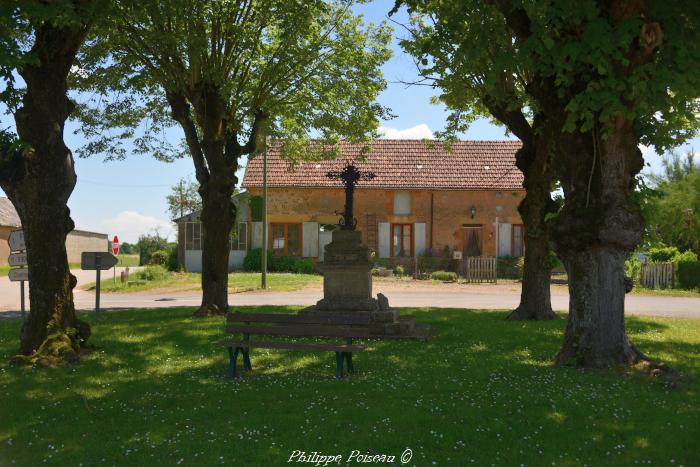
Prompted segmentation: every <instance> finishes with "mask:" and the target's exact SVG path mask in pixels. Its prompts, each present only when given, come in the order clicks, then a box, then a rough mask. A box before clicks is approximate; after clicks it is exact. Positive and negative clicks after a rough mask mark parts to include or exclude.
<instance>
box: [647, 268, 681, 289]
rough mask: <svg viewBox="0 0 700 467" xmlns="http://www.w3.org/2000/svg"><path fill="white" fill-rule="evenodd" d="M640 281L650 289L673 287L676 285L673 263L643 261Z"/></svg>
mask: <svg viewBox="0 0 700 467" xmlns="http://www.w3.org/2000/svg"><path fill="white" fill-rule="evenodd" d="M639 282H640V283H641V285H642V287H646V288H648V289H654V288H657V287H660V288H662V289H665V288H667V287H670V288H673V287H674V286H675V273H674V270H673V263H642V267H641V270H640V272H639Z"/></svg>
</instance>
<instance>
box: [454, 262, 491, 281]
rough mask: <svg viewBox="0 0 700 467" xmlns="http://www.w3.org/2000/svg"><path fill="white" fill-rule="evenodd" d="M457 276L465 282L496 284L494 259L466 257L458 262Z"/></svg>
mask: <svg viewBox="0 0 700 467" xmlns="http://www.w3.org/2000/svg"><path fill="white" fill-rule="evenodd" d="M459 274H460V275H461V276H462V277H463V278H464V279H465V280H466V281H467V282H493V283H494V284H495V283H496V258H495V257H487V256H468V257H466V258H464V259H462V260H459Z"/></svg>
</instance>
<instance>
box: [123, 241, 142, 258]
mask: <svg viewBox="0 0 700 467" xmlns="http://www.w3.org/2000/svg"><path fill="white" fill-rule="evenodd" d="M135 253H136V254H138V251H137V248H136V245H132V244H131V243H127V242H123V243H122V244H121V245H119V254H120V255H122V254H124V255H133V254H135Z"/></svg>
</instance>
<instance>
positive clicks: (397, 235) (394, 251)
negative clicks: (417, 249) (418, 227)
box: [391, 224, 413, 256]
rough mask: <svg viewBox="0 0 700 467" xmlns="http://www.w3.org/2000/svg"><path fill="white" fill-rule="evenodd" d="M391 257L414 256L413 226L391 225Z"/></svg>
mask: <svg viewBox="0 0 700 467" xmlns="http://www.w3.org/2000/svg"><path fill="white" fill-rule="evenodd" d="M391 238H392V242H391V256H413V226H412V225H411V224H391Z"/></svg>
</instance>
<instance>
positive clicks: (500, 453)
mask: <svg viewBox="0 0 700 467" xmlns="http://www.w3.org/2000/svg"><path fill="white" fill-rule="evenodd" d="M240 309H241V311H249V312H268V313H290V312H295V311H296V310H297V309H298V307H241V308H240ZM192 311H193V308H172V309H159V310H148V311H138V310H137V311H131V312H123V313H114V314H109V315H104V316H103V319H102V320H101V321H100V322H95V321H94V320H92V318H91V317H89V318H88V319H90V320H91V324H93V325H94V332H95V334H94V339H93V340H94V342H95V343H96V344H98V345H99V348H98V350H97V351H96V352H95V353H94V354H92V355H89V356H87V357H86V358H85V360H84V362H83V363H81V364H80V365H78V366H76V367H75V368H67V369H60V370H31V369H27V368H17V367H8V366H7V365H6V364H5V363H0V391H1V393H2V394H3V397H8V398H10V397H11V398H12V400H13V404H12V407H9V408H7V409H5V408H4V409H3V411H4V412H5V413H3V425H2V427H0V456H2V455H3V451H4V453H5V454H6V456H5V458H7V459H17V460H18V461H24V462H19V463H20V465H32V464H36V463H38V462H41V460H42V459H41V458H40V457H36V456H37V454H38V453H39V452H41V454H42V455H48V454H47V453H51V452H52V451H51V450H47V448H46V443H51V444H52V445H54V446H55V445H62V446H63V447H62V448H61V449H60V450H58V451H55V452H53V455H54V457H53V459H52V460H54V461H56V462H59V463H61V462H63V463H65V462H68V461H69V460H70V461H71V462H75V460H76V459H80V460H82V461H86V460H87V461H93V462H96V461H99V460H100V459H102V458H106V459H108V461H109V462H111V463H130V464H131V463H146V462H148V461H149V460H151V461H152V458H153V456H156V457H155V459H157V460H158V461H160V462H163V463H168V464H171V463H176V462H177V461H178V460H179V459H180V458H186V459H187V460H190V461H197V462H199V463H201V464H211V463H214V462H219V456H220V455H225V456H226V460H227V461H230V460H231V456H234V455H235V456H239V457H238V458H237V459H238V461H239V462H241V463H247V464H248V465H252V464H258V465H260V464H266V465H277V464H280V463H281V460H280V459H282V460H286V459H287V458H288V456H289V451H290V450H291V449H299V448H302V449H307V450H312V449H316V450H323V449H326V450H328V451H330V452H335V450H337V448H338V446H341V447H343V448H345V447H349V446H355V447H354V448H356V449H367V448H369V447H371V448H372V449H374V450H387V451H391V450H393V451H396V450H398V453H400V452H401V451H402V450H403V449H405V447H406V445H407V444H408V445H409V446H413V447H414V448H416V447H417V446H421V449H422V450H423V451H425V452H429V453H430V454H431V456H433V457H432V458H434V459H437V460H440V461H443V462H442V463H448V464H449V463H450V461H448V460H447V457H448V456H452V462H453V463H454V460H455V459H458V460H460V461H461V460H465V462H466V460H467V459H469V458H470V457H471V458H473V459H476V460H477V461H479V462H478V463H486V462H490V463H492V462H496V463H505V464H513V463H515V462H517V461H520V462H524V463H535V464H536V463H540V464H541V463H544V462H545V461H549V462H551V461H553V460H557V461H558V462H563V463H568V464H580V463H584V462H586V461H589V462H590V463H593V464H596V463H598V464H600V463H604V462H605V460H606V457H605V455H604V453H605V451H606V450H611V449H613V446H615V445H620V444H625V445H627V446H630V447H632V446H635V443H638V444H639V445H640V446H642V445H644V443H647V444H646V445H647V446H648V447H646V448H644V447H639V448H636V449H637V452H634V453H629V452H625V454H624V455H625V456H626V457H623V458H618V459H622V462H621V463H631V462H632V461H634V460H644V459H646V458H647V457H648V458H650V459H654V460H657V459H663V454H667V453H668V452H681V454H680V455H677V457H676V460H677V461H681V460H684V461H685V462H686V463H687V464H688V465H691V464H692V462H690V461H692V458H691V457H690V456H688V455H685V456H684V455H683V454H682V453H683V449H687V447H688V445H687V444H686V443H687V442H688V441H687V440H688V439H690V437H692V436H693V435H694V434H697V430H695V432H693V431H692V430H690V431H689V432H688V433H682V434H680V435H678V434H675V435H674V434H673V433H672V430H670V429H669V425H667V424H668V423H675V424H676V425H674V426H677V425H678V424H686V426H690V425H691V423H692V420H694V418H693V417H694V416H696V415H697V410H696V409H693V406H692V404H689V403H688V402H687V401H686V400H685V399H686V398H688V397H689V396H692V394H697V387H696V386H695V385H692V386H688V387H685V388H682V389H681V390H679V391H675V392H670V393H669V392H667V391H664V390H662V389H661V388H660V387H655V386H653V385H649V384H648V383H646V382H644V381H639V380H638V379H635V378H620V377H619V375H616V374H612V373H606V372H580V371H578V370H574V369H555V368H552V367H551V366H550V364H551V359H552V357H553V356H554V354H555V353H556V351H557V350H558V348H559V346H560V344H561V336H562V333H563V329H564V326H565V321H564V320H557V321H549V322H507V321H504V319H503V318H504V317H505V316H506V314H507V312H505V311H504V312H494V311H465V310H454V309H404V310H402V314H414V315H415V316H416V317H417V319H418V321H419V322H423V323H429V324H431V325H432V326H433V331H434V337H433V339H431V340H430V341H428V342H414V341H393V340H392V341H387V340H384V341H382V340H367V341H364V342H363V343H364V344H365V345H366V346H367V350H366V351H365V352H362V353H359V354H357V355H356V357H355V364H356V368H357V374H356V375H355V376H353V377H351V378H348V379H346V380H344V381H340V382H339V381H335V380H334V378H333V376H334V371H333V370H334V363H333V354H332V353H330V352H323V353H306V352H290V351H275V350H269V351H268V350H263V349H259V350H255V351H253V353H252V359H253V366H254V372H253V373H252V374H250V375H247V376H246V377H245V378H243V379H240V380H229V379H227V378H226V377H225V374H226V367H227V358H226V356H225V351H224V350H223V349H221V348H218V347H213V346H212V345H211V343H212V342H213V341H215V340H218V339H221V338H223V337H225V333H224V325H225V319H224V318H222V317H215V318H193V317H192V316H191V314H192ZM666 322H667V321H663V322H662V323H659V322H658V321H656V320H654V321H649V320H646V319H638V320H637V319H633V320H630V332H631V334H633V336H632V337H633V340H635V341H638V342H637V343H638V344H640V345H641V346H642V347H643V348H644V349H645V350H647V348H650V349H652V351H650V353H652V352H659V353H665V352H670V353H671V354H672V355H675V356H676V358H678V359H689V363H688V366H689V368H690V369H694V371H697V368H698V366H699V365H700V364H699V363H698V362H697V359H695V360H693V359H692V358H691V356H690V353H691V352H693V351H695V348H696V344H695V343H692V342H691V343H684V342H681V341H680V340H678V339H673V341H671V342H669V343H667V342H663V341H655V340H653V337H654V336H656V335H665V333H667V332H669V329H668V328H669V325H667V324H666ZM7 336H8V332H7V331H6V330H5V328H4V327H0V355H2V354H9V353H10V352H11V351H12V350H14V344H15V343H14V339H16V337H15V336H13V338H12V339H9V340H8V339H7ZM10 344H12V349H10ZM678 349H680V350H678ZM6 360H7V359H5V361H6ZM660 408H663V410H661V411H659V409H660ZM694 410H695V411H694ZM675 413H677V414H680V415H678V416H675V415H674V416H672V415H673V414H675ZM611 414H614V415H615V417H614V418H613V416H612V415H611ZM387 420H388V421H387ZM273 430H274V431H273ZM212 433H214V434H212ZM251 433H252V434H251ZM438 434H439V435H442V436H438ZM496 434H498V435H499V436H496ZM37 436H39V438H41V439H42V440H43V441H44V444H42V447H41V449H36V450H34V451H36V452H33V451H32V449H31V448H29V447H28V442H32V441H34V442H35V443H36V442H37V441H36V438H37ZM241 436H242V438H241ZM640 437H645V439H647V441H644V440H639V439H638V438H640ZM8 438H12V439H13V443H12V445H11V446H9V445H7V442H6V441H7V439H8ZM86 439H88V440H90V442H86ZM273 441H274V443H275V444H274V446H273V445H272V444H271V442H273ZM459 442H462V443H463V444H459ZM59 443H60V444H59ZM586 443H589V444H586ZM545 444H546V445H547V448H546V449H551V451H547V452H545V453H544V454H542V453H540V452H538V450H542V449H543V447H542V446H544V445H545ZM538 445H539V447H538ZM664 445H667V450H664V449H663V446H664ZM279 446H284V449H281V448H280V447H279ZM295 446H296V447H295ZM334 446H335V447H334ZM455 446H458V447H459V449H456V447H455ZM502 446H508V448H507V449H503V448H502ZM572 446H582V447H583V448H585V450H584V451H575V450H574V449H572ZM134 449H136V450H137V451H134ZM600 450H602V453H603V454H600V453H599V452H598V451H600ZM674 450H675V451H674ZM127 451H131V454H128V453H127ZM135 452H138V454H134V453H135ZM200 452H201V454H200V456H199V457H198V458H196V459H195V458H194V457H193V456H194V454H195V453H200ZM284 454H286V456H285V455H284ZM598 454H600V456H601V457H595V456H597V455H598ZM417 455H419V454H418V453H417ZM129 456H131V457H129ZM134 456H136V457H134ZM139 456H141V457H139ZM591 456H593V457H591ZM645 456H647V457H645ZM418 460H420V458H418ZM608 460H609V459H608ZM596 461H597V462H596ZM549 462H547V463H549ZM608 463H609V462H608ZM613 463H614V462H613ZM618 463H620V462H619V461H618Z"/></svg>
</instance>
